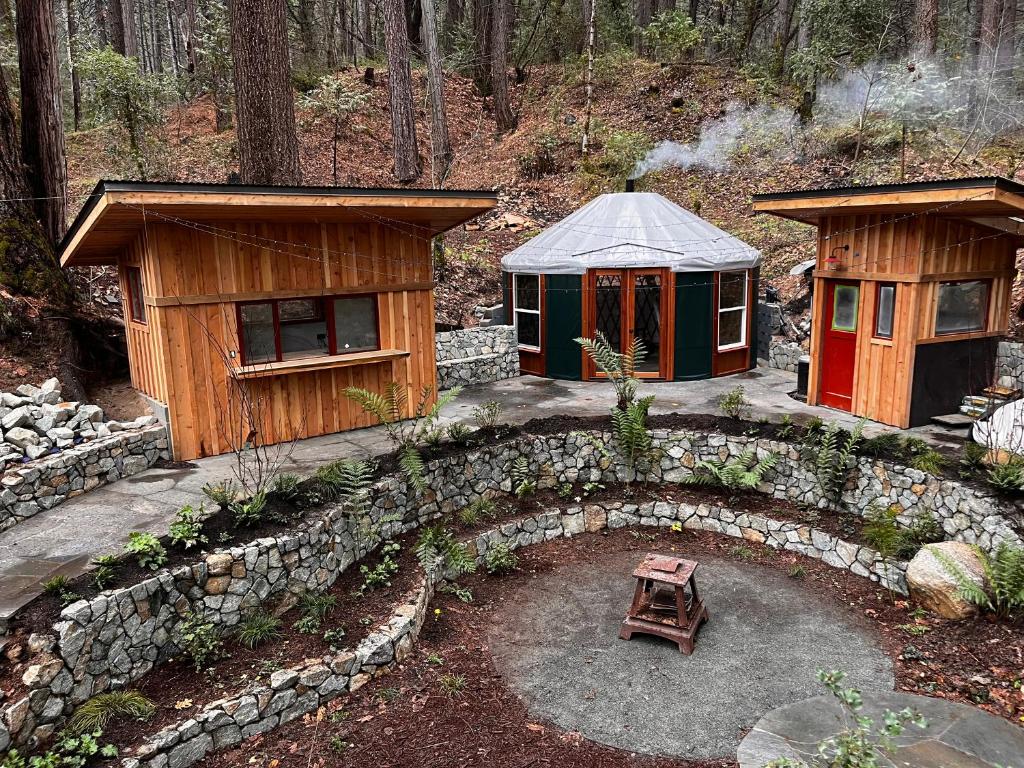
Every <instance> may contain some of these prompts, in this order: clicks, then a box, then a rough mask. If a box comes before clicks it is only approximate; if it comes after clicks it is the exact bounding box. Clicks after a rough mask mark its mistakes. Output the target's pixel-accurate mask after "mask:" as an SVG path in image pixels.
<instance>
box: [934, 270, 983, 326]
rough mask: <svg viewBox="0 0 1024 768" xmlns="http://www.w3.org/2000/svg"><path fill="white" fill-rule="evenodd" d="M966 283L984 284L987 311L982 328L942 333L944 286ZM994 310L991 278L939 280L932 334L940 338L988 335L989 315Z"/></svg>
mask: <svg viewBox="0 0 1024 768" xmlns="http://www.w3.org/2000/svg"><path fill="white" fill-rule="evenodd" d="M964 283H982V284H984V286H985V311H984V313H983V316H982V325H981V328H974V329H971V330H967V331H965V330H962V329H961V330H955V331H940V330H939V298H940V294H941V293H942V286H944V285H962V284H964ZM991 309H992V280H991V278H979V277H974V278H966V279H964V280H939V281H937V282H936V283H935V316H934V317H933V318H932V334H933V335H934V336H935V337H939V336H962V335H965V334H972V333H988V327H989V314H990V313H991Z"/></svg>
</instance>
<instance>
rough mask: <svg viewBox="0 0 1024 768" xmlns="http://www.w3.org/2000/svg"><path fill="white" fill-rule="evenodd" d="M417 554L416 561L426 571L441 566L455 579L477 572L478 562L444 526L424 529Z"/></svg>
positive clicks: (417, 547) (418, 542)
mask: <svg viewBox="0 0 1024 768" xmlns="http://www.w3.org/2000/svg"><path fill="white" fill-rule="evenodd" d="M415 552H416V559H417V560H419V562H420V565H421V566H423V568H424V569H425V570H430V569H431V568H432V567H434V566H435V565H440V566H441V568H442V569H443V570H444V572H445V573H446V574H449V575H451V576H453V577H458V576H463V575H465V574H467V573H473V572H474V571H475V570H476V560H474V559H473V558H472V557H471V556H470V554H469V550H467V549H466V546H465V545H464V544H462V543H461V542H460V541H458V540H457V539H456V538H455V535H454V534H453V533H452V532H451V531H450V530H449V529H448V528H445V527H444V526H443V525H433V526H430V527H428V528H424V529H423V533H421V534H420V538H419V540H418V541H417V542H416V549H415Z"/></svg>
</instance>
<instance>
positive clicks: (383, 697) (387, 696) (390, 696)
mask: <svg viewBox="0 0 1024 768" xmlns="http://www.w3.org/2000/svg"><path fill="white" fill-rule="evenodd" d="M401 695H402V692H401V691H400V690H399V689H398V688H395V687H394V686H388V687H386V688H381V689H380V690H379V691H377V696H376V698H377V701H379V702H381V703H382V704H387V703H389V702H392V701H396V700H397V699H398V697H399V696H401Z"/></svg>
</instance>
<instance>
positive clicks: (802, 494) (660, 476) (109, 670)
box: [0, 430, 1021, 749]
mask: <svg viewBox="0 0 1024 768" xmlns="http://www.w3.org/2000/svg"><path fill="white" fill-rule="evenodd" d="M653 438H654V443H655V445H656V447H657V448H658V449H659V450H660V452H661V459H660V461H659V463H658V464H657V466H655V467H654V468H653V470H652V472H651V473H650V478H649V479H650V480H652V481H655V482H678V481H679V480H681V479H682V478H684V477H686V476H688V475H690V474H692V468H693V467H694V465H695V464H696V462H698V461H700V460H707V459H727V458H729V457H737V456H740V455H741V454H743V453H744V452H745V451H746V450H748V449H750V448H753V449H755V450H756V451H757V452H758V453H759V454H761V455H764V454H765V453H767V452H774V453H777V454H778V455H779V461H778V463H777V465H776V467H775V469H774V470H773V471H771V472H770V473H768V474H767V475H766V476H765V482H764V483H763V484H762V486H761V487H760V490H761V491H762V492H764V493H767V494H769V495H772V496H774V497H775V498H780V499H788V500H790V501H793V502H796V503H802V504H810V505H814V504H818V503H823V502H821V500H820V498H819V497H820V494H819V493H818V491H817V483H816V480H815V475H814V472H813V468H812V467H811V466H810V465H809V464H808V463H807V462H804V461H802V460H801V457H800V454H799V451H798V450H797V448H795V447H794V446H791V445H789V444H787V443H781V442H776V441H768V440H755V439H753V438H747V437H729V436H725V435H721V434H704V433H692V432H684V431H673V432H669V431H667V430H655V431H654V432H653ZM601 442H603V443H604V444H605V445H610V444H611V437H610V435H608V434H604V435H598V434H596V433H594V434H589V435H588V434H581V433H575V432H574V433H570V434H568V435H550V436H520V437H516V438H513V439H510V440H508V441H506V442H503V443H497V444H494V445H487V446H485V447H482V448H479V449H473V450H470V451H467V452H465V453H457V454H451V455H449V456H445V457H443V458H440V459H435V460H432V461H430V462H428V464H427V490H426V491H424V493H423V494H422V495H416V494H414V493H412V492H410V491H409V489H408V486H407V483H406V481H405V479H404V478H403V477H402V476H388V477H385V478H383V479H382V480H380V481H379V482H378V483H377V484H376V485H375V486H374V489H373V493H372V503H371V511H370V513H369V517H370V519H371V522H372V525H371V526H369V528H370V529H371V530H377V531H379V535H380V537H381V538H390V537H393V536H395V535H397V534H398V533H400V532H403V531H406V530H410V529H412V528H414V527H416V526H418V525H420V524H421V523H423V522H426V521H428V520H430V519H433V518H435V517H437V516H438V515H439V514H448V513H452V512H455V511H457V510H459V509H461V508H462V507H464V506H466V505H467V504H468V503H470V502H471V501H473V500H474V499H476V498H479V497H480V496H482V495H486V494H491V493H494V492H496V491H504V492H509V491H511V490H512V479H511V477H510V469H511V467H512V465H513V462H514V461H515V460H516V459H517V458H519V457H525V458H526V459H527V460H528V461H529V465H530V472H531V475H532V476H533V477H534V478H536V481H537V484H538V486H539V487H541V488H551V487H556V486H558V485H559V484H561V483H566V482H569V483H572V482H589V481H594V482H596V481H601V482H615V481H621V480H625V479H627V475H628V473H627V471H626V468H625V466H623V465H622V464H621V463H620V462H618V461H617V460H616V459H615V457H614V454H613V453H612V452H611V450H602V449H601V448H600V447H599V445H595V443H601ZM843 501H844V503H845V504H846V505H847V506H848V507H849V508H851V509H853V510H856V511H859V512H861V513H864V512H865V511H866V510H867V509H868V507H869V506H870V505H871V504H873V503H883V504H885V505H889V504H898V505H900V506H901V507H902V508H903V509H904V510H905V511H906V514H905V515H904V516H903V518H902V519H903V521H904V522H909V521H910V520H911V519H912V516H913V514H916V513H930V514H932V515H934V516H935V517H936V519H938V520H939V521H940V523H941V525H942V527H943V529H944V531H945V532H946V535H947V536H948V537H949V538H950V539H958V540H962V541H967V542H970V543H977V544H979V545H980V546H982V547H984V548H987V549H988V548H991V547H993V546H995V545H996V544H998V543H999V542H1000V541H1011V542H1016V543H1020V541H1021V540H1020V537H1019V535H1018V534H1017V532H1016V531H1015V530H1014V526H1015V525H1017V524H1018V522H1017V518H1016V517H1015V515H1016V510H1015V508H1014V507H1012V505H1008V504H1006V503H1004V502H1002V501H1000V500H998V499H996V498H994V497H993V496H991V495H988V494H984V493H982V492H980V491H976V490H974V489H972V488H970V487H968V486H966V485H963V484H961V483H959V482H956V481H953V480H939V479H937V478H935V477H932V476H929V475H926V474H925V473H923V472H919V471H917V470H914V469H909V468H906V467H900V466H895V465H892V464H888V463H886V462H880V461H873V460H869V459H860V460H859V461H858V462H857V464H856V467H854V468H852V472H851V480H850V482H849V483H848V485H847V488H846V490H845V492H844V494H843ZM622 514H623V515H626V514H634V513H632V512H630V513H626V512H623V513H622ZM694 514H697V513H694ZM645 517H650V518H657V517H658V515H646V514H640V515H639V518H641V519H642V518H645ZM697 518H698V519H701V520H703V521H705V522H706V521H707V520H708V519H716V518H713V517H711V518H709V517H708V516H702V515H699V514H697ZM625 519H629V518H625ZM717 520H718V522H716V523H713V524H712V523H709V525H715V526H722V527H723V529H724V530H723V532H726V533H731V532H733V531H734V530H740V531H741V528H740V527H739V526H737V527H736V528H735V529H734V528H732V527H730V526H733V525H736V523H735V520H733V521H729V520H727V519H724V518H721V517H720V518H717ZM703 524H704V523H702V525H703ZM366 529H367V527H366V526H361V525H359V523H358V522H356V521H351V520H350V519H349V518H348V517H347V515H346V514H345V512H344V510H343V509H341V508H340V507H337V506H335V507H330V508H326V509H324V510H322V511H321V512H319V513H318V514H317V515H316V518H315V519H314V520H313V521H311V522H309V523H307V524H306V526H305V528H304V529H302V530H298V531H296V532H293V533H288V534H285V535H281V536H278V537H273V538H265V539H260V540H258V541H255V542H253V543H251V544H249V545H246V546H242V547H235V548H232V549H230V550H224V551H216V552H214V553H212V554H208V555H206V556H205V557H204V558H203V559H202V560H200V561H199V562H198V563H196V564H195V565H192V566H181V567H178V568H176V569H174V570H173V571H161V572H159V573H157V574H156V575H154V576H153V577H152V578H151V579H148V580H146V581H145V582H142V583H140V584H137V585H135V586H133V587H130V588H124V589H118V590H113V591H109V592H106V593H103V594H101V595H100V596H97V597H95V598H93V599H92V600H90V601H85V600H83V601H79V602H77V603H74V604H72V605H70V606H68V607H67V608H65V609H64V611H62V613H61V617H60V621H59V622H58V623H57V624H55V625H54V632H53V637H52V638H50V639H49V640H47V639H45V638H44V639H39V640H37V643H36V644H37V645H39V646H40V647H42V648H43V650H42V651H41V652H40V653H38V654H37V655H36V656H35V657H34V658H33V659H32V664H31V666H29V667H28V669H27V670H26V672H25V675H24V678H23V680H24V682H25V685H26V686H27V688H28V689H29V691H28V695H27V696H25V697H22V698H19V699H17V700H16V701H14V702H13V703H12V704H9V705H8V706H6V708H5V709H4V710H3V711H2V712H0V723H2V725H3V727H2V728H0V749H2V748H3V747H4V744H3V742H4V741H5V739H6V733H7V731H10V732H11V733H12V734H13V735H14V736H13V739H11V740H12V741H13V742H14V743H15V744H18V745H20V744H25V743H31V742H32V741H33V739H34V738H35V739H39V738H43V737H46V736H49V735H50V734H52V732H53V730H54V729H55V728H56V727H57V724H59V723H60V722H61V721H62V720H63V718H64V717H65V716H66V715H68V714H70V713H71V712H72V711H73V710H74V708H75V707H76V706H77V705H78V704H80V703H82V702H84V701H86V700H87V699H88V698H90V697H91V696H93V695H95V694H97V693H101V692H102V691H105V690H109V689H112V688H120V687H124V686H126V685H128V684H130V683H131V682H133V681H135V680H138V679H139V678H140V677H141V676H142V675H144V674H146V673H147V672H148V671H149V670H150V669H152V667H153V666H154V665H155V664H158V663H160V662H162V661H164V660H166V659H167V658H169V657H171V656H173V655H175V654H176V653H177V652H178V648H177V645H176V644H175V640H174V632H175V628H176V626H177V625H178V623H179V622H180V620H181V617H182V616H184V615H186V614H187V613H188V611H189V610H190V609H195V610H201V611H203V612H204V613H205V614H206V615H207V617H208V618H209V619H210V620H212V621H214V622H215V623H217V624H219V625H221V626H231V625H233V624H235V623H237V622H238V621H239V619H240V617H241V612H242V611H243V610H245V609H248V608H251V607H255V606H257V605H262V604H265V603H268V602H269V603H275V602H278V603H279V602H281V601H292V600H296V599H297V596H298V595H299V594H301V593H302V592H304V591H306V590H310V589H313V590H322V589H325V588H327V587H329V586H330V585H331V584H333V582H334V580H335V579H336V578H337V576H338V574H339V573H341V572H343V571H344V570H345V569H346V568H348V567H349V566H351V565H352V564H353V563H355V562H357V561H358V560H359V559H360V558H362V557H363V556H364V555H365V554H366V553H368V552H369V551H371V550H372V549H373V548H374V547H375V546H376V545H377V544H378V543H379V540H380V539H378V538H372V539H371V538H368V537H367V536H366V535H365V534H364V533H363V531H365V530H366ZM716 529H717V528H710V530H716ZM779 532H782V533H784V534H785V535H786V537H787V541H789V542H790V543H791V544H794V545H796V544H797V543H799V544H800V545H801V546H811V547H815V548H817V549H819V550H821V551H825V549H826V547H825V545H824V544H822V546H820V547H818V546H817V544H818V542H814V541H813V540H812V541H811V542H810V544H808V543H807V542H806V541H805V540H804V538H802V537H801V535H800V533H799V531H797V532H795V533H794V531H793V530H792V529H790V528H785V529H782V528H780V529H779V530H778V531H774V530H771V529H768V530H766V531H760V533H764V534H765V535H766V537H767V536H768V534H769V533H779ZM740 535H742V532H741V533H740ZM791 535H793V536H796V537H797V540H791V539H790V536H791ZM830 546H831V545H830ZM799 551H802V550H799ZM808 551H810V550H808ZM833 551H835V552H837V556H838V558H839V559H840V560H842V561H843V562H846V563H849V566H850V568H851V570H853V569H854V568H853V562H854V560H855V561H856V562H858V563H860V564H861V565H862V566H864V568H865V569H866V570H867V571H868V573H869V575H870V574H871V573H875V575H879V574H878V572H877V571H872V569H871V567H869V565H868V564H867V563H865V562H863V561H862V560H861V559H860V556H859V555H858V554H856V553H854V554H853V558H854V560H850V559H849V557H847V555H849V554H851V553H850V552H849V551H848V550H842V551H840V550H839V548H838V546H836V547H835V548H834V550H833ZM823 559H824V555H823ZM837 562H838V561H837ZM854 572H857V571H856V570H854ZM879 578H881V577H880V576H879ZM890 581H892V580H890ZM892 583H895V582H892ZM4 729H6V730H4Z"/></svg>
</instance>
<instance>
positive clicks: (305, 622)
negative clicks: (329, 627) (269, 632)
mask: <svg viewBox="0 0 1024 768" xmlns="http://www.w3.org/2000/svg"><path fill="white" fill-rule="evenodd" d="M322 626H323V622H322V621H320V619H318V618H317V617H316V616H300V617H299V618H298V619H296V620H295V623H294V624H292V628H293V629H294V630H295V631H296V632H298V633H299V634H300V635H315V634H318V633H319V632H320V628H321V627H322Z"/></svg>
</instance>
